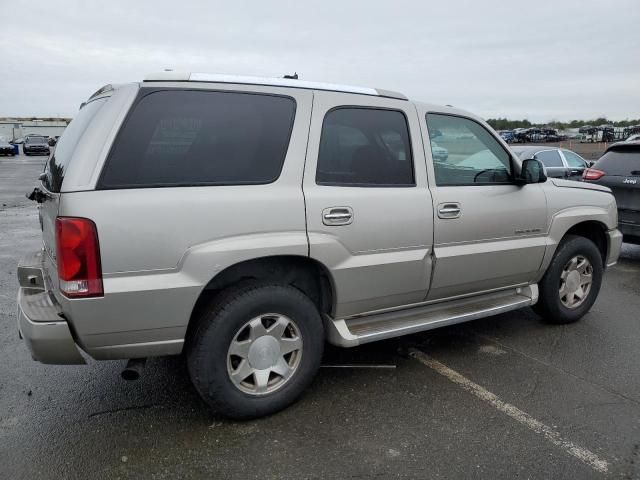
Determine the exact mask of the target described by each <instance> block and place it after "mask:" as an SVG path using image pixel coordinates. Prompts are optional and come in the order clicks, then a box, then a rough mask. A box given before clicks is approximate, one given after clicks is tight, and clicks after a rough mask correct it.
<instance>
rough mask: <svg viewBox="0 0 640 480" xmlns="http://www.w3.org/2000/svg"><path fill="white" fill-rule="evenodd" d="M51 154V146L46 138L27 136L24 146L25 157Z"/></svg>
mask: <svg viewBox="0 0 640 480" xmlns="http://www.w3.org/2000/svg"><path fill="white" fill-rule="evenodd" d="M49 152H50V150H49V144H48V143H47V138H46V137H40V136H38V137H36V136H27V137H26V138H25V140H24V143H23V144H22V153H24V154H25V155H36V154H45V155H49Z"/></svg>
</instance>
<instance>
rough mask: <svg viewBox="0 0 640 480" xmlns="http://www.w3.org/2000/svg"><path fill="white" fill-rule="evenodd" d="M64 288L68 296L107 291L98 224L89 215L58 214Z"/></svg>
mask: <svg viewBox="0 0 640 480" xmlns="http://www.w3.org/2000/svg"><path fill="white" fill-rule="evenodd" d="M56 245H57V262H58V277H59V279H60V290H61V291H62V293H64V294H65V295H66V296H67V297H72V298H77V297H98V296H102V295H103V289H102V267H101V266H100V247H99V245H98V231H97V230H96V225H95V223H93V222H92V221H91V220H89V219H87V218H73V217H58V218H56Z"/></svg>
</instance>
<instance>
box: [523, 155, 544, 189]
mask: <svg viewBox="0 0 640 480" xmlns="http://www.w3.org/2000/svg"><path fill="white" fill-rule="evenodd" d="M518 180H519V183H520V184H522V185H526V184H528V183H543V182H546V181H547V174H546V173H545V171H544V165H542V162H541V161H540V160H536V159H535V158H529V159H527V160H524V161H523V162H522V170H521V171H520V177H519V178H518Z"/></svg>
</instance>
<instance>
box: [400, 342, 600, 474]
mask: <svg viewBox="0 0 640 480" xmlns="http://www.w3.org/2000/svg"><path fill="white" fill-rule="evenodd" d="M410 354H411V356H412V357H413V358H415V359H416V360H418V361H419V362H420V363H422V364H424V365H426V366H427V367H429V368H431V369H432V370H434V371H436V372H437V373H439V374H440V375H442V376H443V377H445V378H447V379H449V380H450V381H452V382H453V383H456V384H458V385H460V386H461V387H462V388H464V389H465V390H466V391H468V392H469V393H472V394H473V395H475V396H476V397H478V398H479V399H480V400H483V401H485V402H487V403H488V404H489V405H491V406H492V407H494V408H496V409H497V410H499V411H501V412H502V413H504V414H506V415H508V416H510V417H511V418H513V419H514V420H516V421H518V422H520V423H521V424H523V425H524V426H526V427H527V428H529V429H530V430H533V431H534V432H536V433H538V434H540V435H542V436H543V437H544V438H546V439H547V440H549V441H550V442H551V443H552V444H554V445H555V446H556V447H559V448H561V449H563V450H564V451H565V452H567V453H569V454H570V455H573V456H574V457H576V458H577V459H578V460H580V461H582V462H584V463H586V464H587V465H589V466H590V467H591V468H593V469H594V470H596V471H598V472H600V473H607V471H608V470H609V464H608V463H607V461H606V460H602V459H601V458H599V457H598V456H597V455H596V454H595V453H593V452H591V451H589V450H587V449H586V448H582V447H580V446H579V445H576V444H575V443H573V442H571V441H570V440H567V439H566V438H563V437H562V435H560V433H558V432H557V431H556V430H554V429H553V428H551V427H549V426H548V425H545V424H544V423H542V422H540V421H538V420H536V419H535V418H533V417H532V416H531V415H529V414H528V413H526V412H523V411H522V410H520V409H519V408H518V407H516V406H514V405H511V404H510V403H507V402H504V401H503V400H500V398H499V397H498V396H497V395H495V394H493V393H491V392H490V391H489V390H487V389H485V388H483V387H481V386H480V385H478V384H477V383H474V382H472V381H471V380H469V379H468V378H466V377H465V376H464V375H461V374H460V373H458V372H456V371H455V370H452V369H451V368H449V367H447V366H446V365H444V364H442V363H440V362H439V361H437V360H435V359H433V358H431V357H430V356H429V355H427V354H426V353H424V352H421V351H420V350H417V349H415V348H412V349H411V350H410Z"/></svg>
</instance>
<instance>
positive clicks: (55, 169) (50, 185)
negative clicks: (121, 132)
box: [42, 98, 107, 192]
mask: <svg viewBox="0 0 640 480" xmlns="http://www.w3.org/2000/svg"><path fill="white" fill-rule="evenodd" d="M106 101H107V99H106V98H100V99H98V100H93V101H92V102H89V103H87V104H86V105H85V106H84V107H82V108H81V109H80V111H79V112H78V115H76V116H75V118H74V119H73V121H72V122H71V123H70V124H69V125H68V126H67V128H65V129H64V133H63V134H62V136H61V137H60V139H59V140H58V143H57V144H56V149H55V151H54V152H53V155H52V156H51V158H50V159H49V162H47V165H46V167H45V170H44V173H45V178H44V180H43V181H42V183H43V184H44V186H45V188H47V189H48V190H49V191H51V192H59V191H60V188H61V187H62V180H63V179H64V171H65V169H66V168H67V166H68V164H69V160H71V156H72V155H73V152H74V150H75V149H76V146H77V145H78V142H79V141H80V138H81V137H82V134H83V133H84V131H85V130H86V129H87V127H88V126H89V123H91V120H92V119H93V117H94V116H95V115H96V113H97V112H98V110H99V109H100V107H102V105H104V103H105V102H106Z"/></svg>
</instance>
